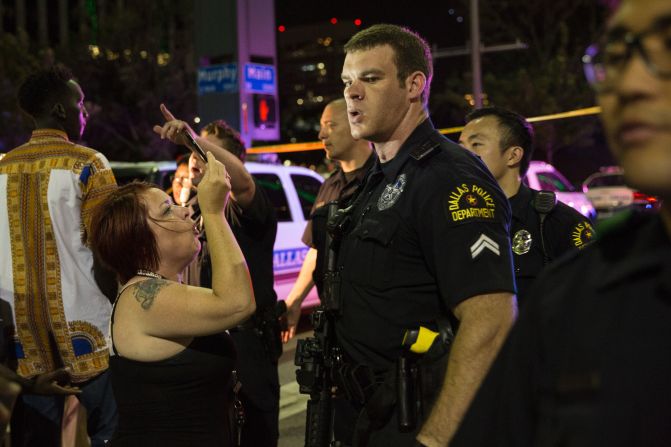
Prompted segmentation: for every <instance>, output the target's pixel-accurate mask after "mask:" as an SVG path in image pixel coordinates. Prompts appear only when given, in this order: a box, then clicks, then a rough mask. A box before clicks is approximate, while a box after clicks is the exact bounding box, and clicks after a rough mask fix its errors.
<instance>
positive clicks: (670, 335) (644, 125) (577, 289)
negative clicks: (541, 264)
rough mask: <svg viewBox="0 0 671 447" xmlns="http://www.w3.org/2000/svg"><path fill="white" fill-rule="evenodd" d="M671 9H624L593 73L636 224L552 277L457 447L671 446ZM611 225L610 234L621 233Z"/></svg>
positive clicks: (589, 70) (588, 57) (526, 312)
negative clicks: (654, 201) (634, 198)
mask: <svg viewBox="0 0 671 447" xmlns="http://www.w3.org/2000/svg"><path fill="white" fill-rule="evenodd" d="M669 36H671V3H670V2H669V1H668V0H623V1H622V2H621V4H620V6H619V7H618V8H617V10H616V12H615V14H614V15H613V17H612V18H611V19H610V21H609V23H608V27H607V30H606V33H605V35H604V36H603V38H602V39H601V40H600V41H599V43H598V44H596V45H593V46H591V47H590V48H589V49H588V51H587V53H586V54H585V56H584V57H583V62H584V64H585V72H586V74H587V75H588V81H589V82H590V83H591V84H592V85H593V87H594V88H595V89H596V92H597V98H598V102H599V105H600V106H601V109H602V116H601V118H602V121H603V124H604V129H605V132H606V135H607V137H608V142H609V145H610V148H611V151H612V152H613V155H614V156H615V158H616V159H617V160H618V161H619V163H620V164H621V166H622V168H623V169H624V173H625V179H626V181H627V184H628V185H629V186H631V187H632V188H636V189H638V190H640V191H643V192H645V193H646V194H654V195H658V196H659V197H660V198H661V199H663V204H662V207H661V210H660V213H659V214H654V213H652V214H649V213H639V212H634V211H629V212H626V213H625V214H622V215H620V216H617V217H614V218H613V219H611V220H609V221H606V228H601V229H600V231H599V234H598V237H597V239H596V241H595V242H593V243H591V244H590V245H589V246H587V247H585V249H583V250H580V251H579V252H577V253H575V254H574V255H573V256H568V257H566V258H564V260H563V261H559V262H557V263H555V264H553V265H551V266H550V267H548V268H547V269H546V270H545V271H544V272H543V273H542V274H541V276H540V277H539V278H538V280H537V281H536V283H535V284H534V286H533V287H532V290H531V291H530V299H529V301H528V302H527V304H526V306H525V307H524V309H522V311H521V313H520V319H519V321H518V323H517V325H516V326H515V328H514V329H513V331H512V332H511V334H510V337H509V339H508V340H507V341H506V343H505V345H504V347H503V349H502V350H501V355H500V356H499V358H498V359H497V360H496V362H495V363H494V365H493V366H492V369H491V371H490V373H489V374H488V376H487V378H486V379H485V381H484V382H483V385H482V387H481V388H480V390H479V392H478V395H477V396H476V398H475V399H474V401H473V405H472V407H471V409H470V410H469V413H468V415H467V416H466V418H465V419H464V422H463V426H462V427H461V429H460V431H459V433H458V434H457V436H456V437H455V438H454V440H453V442H452V444H450V446H451V447H461V446H468V447H473V446H497V447H501V446H504V447H505V446H515V447H525V446H550V445H554V446H556V445H561V446H565V447H578V446H597V445H599V446H611V447H620V446H622V447H624V446H646V447H648V446H668V445H671V424H669V421H670V420H671V381H670V380H669V377H671V356H669V353H670V352H671V45H669ZM608 227H609V228H608Z"/></svg>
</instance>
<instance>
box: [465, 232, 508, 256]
mask: <svg viewBox="0 0 671 447" xmlns="http://www.w3.org/2000/svg"><path fill="white" fill-rule="evenodd" d="M485 250H489V251H491V252H492V253H494V254H495V255H496V256H499V255H500V254H501V252H500V250H499V244H497V243H496V241H494V240H493V239H492V238H490V237H489V236H487V235H486V234H484V233H482V234H481V235H480V237H479V238H478V240H477V241H475V243H474V244H473V245H471V258H473V259H475V258H477V257H478V256H480V254H481V253H482V252H483V251H485Z"/></svg>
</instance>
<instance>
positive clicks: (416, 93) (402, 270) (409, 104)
mask: <svg viewBox="0 0 671 447" xmlns="http://www.w3.org/2000/svg"><path fill="white" fill-rule="evenodd" d="M345 52H346V56H345V61H344V66H343V69H342V74H341V77H342V80H343V83H344V85H345V90H344V95H345V100H346V101H347V110H348V112H349V122H350V128H351V131H352V136H353V137H355V138H361V139H366V140H368V141H371V142H372V143H373V144H374V148H375V151H376V153H377V156H378V159H377V160H376V162H375V164H374V166H373V168H372V169H371V171H370V172H369V174H368V175H367V178H366V180H365V183H364V186H362V188H360V189H359V193H358V194H356V195H355V198H353V200H352V201H350V203H349V212H344V217H343V221H342V222H340V223H339V225H337V228H342V230H343V231H344V235H343V236H342V240H341V241H340V246H339V254H338V261H337V264H338V269H339V271H340V276H341V282H340V289H341V293H340V308H341V316H340V317H339V318H338V319H337V320H336V334H337V340H338V342H339V344H340V345H341V346H342V348H343V350H344V358H345V363H346V364H345V365H344V367H343V368H342V371H343V374H342V376H343V379H342V382H343V384H342V388H343V389H344V390H345V394H346V396H347V397H348V400H349V404H350V411H349V412H346V411H345V410H342V411H341V412H340V413H338V412H336V421H335V426H336V427H335V429H336V440H338V441H342V442H345V443H353V444H354V445H370V446H380V445H384V446H389V445H394V446H403V445H415V439H417V440H418V441H420V442H421V443H423V444H425V445H428V446H434V445H435V446H438V445H441V446H442V445H445V444H446V443H447V442H448V441H449V439H450V437H451V436H452V434H453V432H454V431H455V430H456V427H457V425H458V423H459V421H460V420H461V417H462V415H463V413H464V412H465V410H466V408H467V406H468V404H469V401H470V397H471V395H472V394H473V393H474V392H475V390H476V388H477V387H478V385H479V383H480V379H481V377H482V376H483V375H484V371H486V370H487V368H488V367H489V365H490V362H491V361H492V360H493V358H494V356H495V355H496V352H497V351H498V349H499V347H500V344H501V343H502V342H503V339H504V338H505V335H506V334H507V332H508V329H509V328H510V326H511V325H512V322H513V320H514V318H515V314H516V300H515V296H514V278H513V269H512V255H511V252H510V241H509V236H508V227H509V223H510V208H509V205H508V201H507V200H506V198H505V196H504V195H503V192H502V191H501V189H500V188H499V186H498V185H497V183H496V180H495V179H494V178H493V177H492V176H491V174H490V173H489V171H487V169H486V167H485V166H484V165H483V164H482V163H481V162H480V161H478V159H477V158H476V157H475V156H473V155H472V154H471V153H470V152H468V151H465V150H463V148H461V147H459V146H458V145H456V144H454V143H453V142H451V141H449V140H447V139H446V138H444V137H443V136H442V135H440V133H439V132H438V131H437V130H436V129H435V128H434V126H433V124H432V123H431V120H430V119H429V117H428V109H427V104H428V98H429V85H430V82H431V77H432V71H433V69H432V61H431V51H430V49H429V47H428V45H427V43H426V42H425V41H424V40H423V39H422V38H421V37H420V36H418V35H417V34H415V33H414V32H412V31H409V30H407V29H405V28H402V27H399V26H396V25H384V24H381V25H374V26H372V27H370V28H368V29H366V30H363V31H361V32H359V33H357V34H356V35H355V36H353V37H352V38H351V39H350V41H349V42H348V43H347V44H346V45H345ZM332 227H336V226H334V225H332ZM449 320H451V321H452V323H454V324H455V326H456V324H458V329H457V331H456V337H455V339H454V341H453V343H452V346H451V350H450V353H449V360H447V357H448V356H447V354H446V353H445V351H446V350H445V349H444V343H443V341H444V340H447V339H448V337H442V334H449V330H443V329H444V328H445V321H449ZM420 326H423V327H426V328H427V329H430V330H432V331H433V332H438V333H441V337H439V338H438V341H437V342H436V341H434V345H438V349H437V350H436V351H435V353H436V356H435V358H434V357H431V358H428V359H425V358H422V359H417V364H419V365H418V373H417V374H419V376H421V378H422V379H421V380H420V381H421V384H420V385H419V387H418V389H417V393H416V394H417V395H418V396H417V399H416V401H415V400H413V401H412V402H406V401H401V400H398V399H394V398H392V399H391V401H390V400H389V399H388V397H389V396H395V395H396V391H399V390H400V388H399V386H400V385H404V384H406V382H405V381H401V380H395V376H396V374H395V372H394V371H395V370H396V368H397V366H399V365H401V361H402V360H403V359H406V358H408V357H407V356H406V354H408V353H407V350H406V348H404V347H403V346H402V344H403V336H404V334H405V333H406V331H409V330H413V329H417V328H418V327H420ZM433 347H434V346H433V345H432V346H431V349H433ZM414 360H415V359H413V361H414ZM424 360H427V361H424ZM446 363H447V372H445V364H446ZM411 368H412V367H411ZM413 380H414V379H413ZM395 388H396V389H395ZM433 400H435V404H434V402H432V401H433ZM402 404H403V405H402ZM405 404H410V407H412V408H417V406H419V407H422V408H423V409H424V411H423V412H418V413H417V414H416V416H417V423H416V424H415V426H414V427H412V426H407V425H406V426H404V427H401V425H399V421H400V419H399V415H400V410H401V409H402V408H406V409H407V408H408V406H407V405H405ZM429 412H430V416H428V415H429ZM427 416H428V418H427ZM348 429H349V430H348ZM348 431H349V432H348ZM348 435H349V437H350V439H347V436H348ZM338 437H340V439H338Z"/></svg>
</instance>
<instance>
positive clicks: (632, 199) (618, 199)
mask: <svg viewBox="0 0 671 447" xmlns="http://www.w3.org/2000/svg"><path fill="white" fill-rule="evenodd" d="M582 190H583V192H584V193H585V194H586V195H587V197H588V198H589V199H590V200H591V201H592V204H594V208H596V212H597V217H598V218H599V219H603V218H606V217H610V216H612V215H613V214H615V213H617V212H618V211H622V210H624V209H628V208H638V209H644V210H656V209H659V207H660V205H661V203H660V201H659V199H658V198H657V197H655V196H650V195H648V194H644V193H642V192H639V191H636V190H635V189H632V188H630V187H629V186H627V185H626V183H625V181H624V171H623V170H622V168H620V167H619V166H606V167H602V168H601V169H600V170H599V172H595V173H594V174H592V175H590V176H589V177H587V178H586V179H585V181H584V182H583V183H582Z"/></svg>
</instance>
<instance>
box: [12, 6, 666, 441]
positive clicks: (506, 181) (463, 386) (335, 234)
mask: <svg viewBox="0 0 671 447" xmlns="http://www.w3.org/2000/svg"><path fill="white" fill-rule="evenodd" d="M669 36H671V5H669V3H668V2H667V1H665V0H622V2H621V4H620V5H619V6H618V7H617V8H616V9H615V11H614V12H613V15H612V16H611V17H610V19H609V21H608V26H607V29H606V31H605V33H604V35H603V38H602V39H601V40H600V41H599V42H598V43H597V44H595V45H593V46H592V47H590V49H589V50H588V52H587V54H586V55H585V57H584V58H583V63H584V65H585V72H586V74H587V78H588V81H589V82H590V84H591V85H592V86H593V87H594V90H595V92H596V97H597V100H598V102H599V104H600V106H601V108H602V115H601V117H602V120H603V124H604V129H605V132H606V134H607V137H608V141H609V145H610V147H611V149H612V152H613V154H614V156H615V157H616V159H617V160H618V162H619V163H620V165H621V166H622V167H623V169H624V172H625V176H626V180H627V182H628V183H629V184H630V186H632V187H634V188H636V189H638V190H640V191H643V192H645V193H649V194H654V195H657V196H659V197H660V198H661V199H662V200H665V199H666V200H665V201H664V202H663V204H662V206H661V209H660V210H659V212H656V213H640V212H634V211H630V212H626V213H623V214H620V215H618V216H616V217H615V218H613V219H611V220H608V221H606V222H605V224H604V225H603V226H602V227H600V228H599V229H598V232H596V231H594V230H593V229H592V226H591V222H589V221H588V220H587V219H586V218H585V217H584V216H582V215H580V214H579V213H577V212H576V211H574V210H573V209H571V208H569V207H567V206H566V205H563V204H561V203H558V202H557V199H556V197H555V196H554V194H552V193H549V192H547V191H534V190H531V189H529V188H528V187H527V186H526V185H524V184H523V182H522V180H521V179H522V178H523V176H524V174H525V172H526V169H527V167H528V165H529V160H530V159H531V155H532V148H533V129H532V127H531V125H530V124H529V122H528V121H527V120H525V119H524V117H522V116H520V115H519V114H516V113H514V112H512V111H510V110H507V109H505V108H501V107H488V108H484V109H479V110H475V111H474V112H472V113H471V114H470V115H468V116H467V117H465V121H466V126H465V127H464V129H463V131H462V133H461V135H460V137H459V144H457V143H455V142H452V141H450V140H449V139H447V138H445V137H444V136H442V135H441V134H440V133H439V132H438V131H437V130H436V129H435V127H434V125H433V123H432V121H431V119H430V117H429V112H428V103H429V92H430V86H431V80H432V77H433V68H432V59H431V51H430V47H429V45H428V44H427V42H426V41H425V40H424V39H423V38H422V37H421V36H420V35H418V34H417V33H415V32H413V31H411V30H408V29H406V28H403V27H401V26H397V25H386V24H379V25H373V26H371V27H369V28H367V29H364V30H362V31H360V32H358V33H356V34H355V35H354V36H353V37H352V38H351V39H350V41H349V42H348V43H347V44H346V45H345V57H344V62H343V67H342V73H341V77H342V81H343V85H344V92H343V93H344V97H343V98H338V99H335V100H333V101H331V102H329V103H328V104H327V105H326V107H325V108H324V110H323V113H322V116H321V121H320V125H321V130H320V132H319V135H318V137H319V139H320V140H321V141H322V142H323V144H324V149H325V151H326V154H327V157H328V158H329V159H331V160H334V161H337V162H338V164H339V167H338V169H337V170H336V171H335V172H334V173H333V174H332V175H331V176H330V177H329V178H328V180H327V181H326V182H325V183H324V184H323V185H322V187H321V189H320V191H319V193H318V195H317V198H316V201H315V203H314V206H313V209H312V213H311V217H312V219H311V221H310V223H309V224H308V226H307V228H306V229H305V233H304V236H303V241H304V242H305V244H306V245H307V246H308V247H309V251H308V254H307V255H306V257H305V260H304V262H303V266H302V268H301V271H300V274H299V276H298V279H297V281H296V283H295V285H294V287H293V289H292V290H291V292H290V293H289V295H288V297H287V299H286V305H287V311H286V316H285V317H286V327H285V328H284V329H282V328H281V327H280V323H279V312H278V309H277V296H276V293H275V291H274V290H273V267H272V253H273V244H274V241H275V235H276V230H277V218H276V216H275V212H274V209H273V207H272V206H271V204H270V202H269V200H268V197H267V196H266V193H265V192H264V190H263V188H262V187H260V185H258V184H257V182H256V180H255V179H254V177H252V176H251V175H250V173H249V172H248V171H247V169H246V168H245V165H244V157H245V147H244V144H243V143H242V141H241V140H240V138H239V135H238V134H237V132H236V131H235V130H234V129H232V128H231V127H230V126H229V125H228V124H227V123H225V122H223V121H215V122H213V123H210V124H208V125H207V126H205V127H204V128H203V130H202V131H201V133H200V134H197V133H196V132H195V131H194V130H193V129H192V128H191V127H190V126H189V125H188V124H187V123H186V122H185V121H183V120H180V119H178V118H176V117H175V116H173V114H172V113H171V112H170V111H169V110H168V108H167V107H166V106H165V105H161V106H160V111H161V114H162V116H163V118H164V122H163V123H162V124H157V125H156V126H155V127H154V131H155V132H156V133H157V134H158V135H160V137H161V138H165V139H168V140H170V141H172V142H173V143H175V144H177V145H183V146H185V147H188V148H190V149H192V150H193V149H194V147H193V143H192V141H195V142H196V144H198V145H199V146H200V147H202V149H203V150H204V152H205V155H204V156H203V155H201V154H200V153H199V152H198V151H195V150H194V151H193V152H192V153H191V154H190V156H189V157H188V160H187V159H186V158H185V159H183V160H181V161H180V162H179V163H178V167H177V171H176V172H175V177H174V180H173V184H172V190H171V195H170V194H168V193H166V192H165V191H163V190H161V189H160V188H159V187H157V186H156V185H151V184H148V183H142V182H133V183H130V184H127V185H124V186H117V185H116V182H115V179H114V176H113V174H112V171H111V169H110V165H109V162H108V161H107V159H106V158H105V156H103V155H102V154H101V153H100V152H98V151H95V150H93V149H91V148H87V147H84V146H81V145H78V144H77V143H76V141H78V140H79V139H80V138H81V135H82V132H83V130H84V127H85V125H86V121H87V119H88V113H87V111H86V108H85V106H84V93H83V91H82V89H81V87H80V86H79V84H78V83H77V82H76V81H75V79H74V77H73V75H72V73H70V72H69V71H68V70H66V69H64V68H63V67H60V66H54V67H50V68H48V69H44V70H40V71H38V72H36V73H35V74H32V75H30V76H29V77H28V78H27V79H26V80H24V81H23V82H22V84H21V86H20V87H19V89H18V101H19V105H20V107H21V109H22V110H23V111H25V112H26V113H27V114H28V115H30V116H31V117H32V118H33V120H34V123H35V130H34V132H33V134H32V136H31V138H30V140H29V141H28V142H27V143H26V144H24V145H22V146H20V147H18V148H16V149H14V150H12V151H10V152H9V153H8V154H7V155H6V156H5V157H4V158H3V159H2V160H0V197H2V200H0V258H1V259H3V263H2V264H0V304H1V306H0V311H2V322H3V325H4V326H3V328H2V330H1V331H0V334H2V335H3V337H4V339H3V340H2V348H3V349H0V353H1V354H2V356H3V358H2V359H0V360H1V361H2V363H3V365H0V428H2V427H3V424H5V425H6V424H7V423H9V422H10V418H11V445H12V446H13V447H16V446H58V445H61V442H62V438H63V430H64V424H65V423H66V421H64V417H63V415H64V408H65V399H66V397H67V398H69V399H71V397H69V396H74V397H75V398H76V399H77V400H78V401H79V402H80V403H81V405H82V406H83V407H84V408H85V410H86V429H87V431H88V437H89V439H90V443H91V445H92V446H104V445H107V446H109V445H111V446H147V447H149V446H158V445H160V446H175V447H177V446H180V447H182V446H213V447H214V446H255V447H258V446H261V447H263V446H276V445H277V443H278V438H279V427H278V416H279V379H278V369H277V368H278V358H279V356H280V354H281V352H282V342H287V341H288V340H290V339H291V338H292V337H294V336H295V333H296V326H297V324H298V320H299V318H300V316H301V303H302V301H303V299H304V298H305V296H306V295H307V294H308V292H309V291H310V290H311V288H312V287H313V286H314V285H316V286H317V288H318V291H319V293H320V296H323V294H324V293H325V289H328V297H329V299H328V300H325V302H324V304H325V305H326V307H327V308H326V311H328V312H329V318H333V320H332V323H333V328H334V337H333V341H334V343H335V346H336V348H337V353H338V355H337V368H336V369H334V370H333V376H332V377H331V379H332V385H333V386H332V387H330V389H329V390H327V393H326V394H327V395H328V397H329V398H330V399H332V401H331V406H330V407H328V408H329V409H330V410H332V413H331V414H329V415H328V418H326V420H325V421H320V423H324V424H326V425H325V426H326V427H327V428H328V430H327V435H328V437H327V439H326V440H325V441H324V442H326V444H324V445H341V446H361V447H362V446H385V447H388V446H418V445H423V446H428V447H434V446H446V445H450V446H485V445H492V446H494V445H496V446H504V445H506V446H507V445H510V446H550V445H561V446H575V447H578V446H594V445H609V446H631V445H640V446H665V445H669V444H670V443H671V425H669V424H668V419H669V417H670V416H671V387H670V386H669V385H668V380H667V377H668V375H669V373H671V364H670V363H669V361H668V355H667V354H668V352H669V351H670V350H668V349H666V347H665V346H669V343H671V333H670V332H669V331H670V330H671V325H670V324H669V321H671V315H670V312H671V306H670V303H671V301H670V300H671V258H670V256H669V254H670V253H671V238H670V236H671V209H670V208H669V200H671V44H669ZM332 202H336V203H337V207H338V212H337V213H336V214H335V216H333V215H331V216H330V217H329V215H327V212H326V209H327V207H326V206H325V205H326V204H328V203H332ZM577 228H580V229H581V230H582V231H580V232H579V233H580V235H581V238H580V239H579V240H578V239H576V237H575V234H576V229H577ZM327 251H330V252H331V253H335V254H336V257H335V260H333V259H330V261H333V262H332V263H329V265H328V270H329V271H328V273H329V275H328V282H326V283H325V282H324V276H325V271H326V269H327V266H326V264H327V263H326V262H325V255H326V252H327ZM5 308H7V309H9V312H7V311H6V310H5ZM670 348H671V347H670ZM308 429H311V428H310V427H308ZM0 443H1V441H0Z"/></svg>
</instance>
